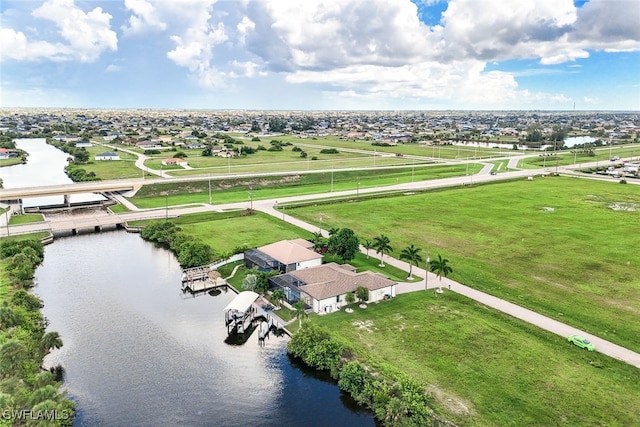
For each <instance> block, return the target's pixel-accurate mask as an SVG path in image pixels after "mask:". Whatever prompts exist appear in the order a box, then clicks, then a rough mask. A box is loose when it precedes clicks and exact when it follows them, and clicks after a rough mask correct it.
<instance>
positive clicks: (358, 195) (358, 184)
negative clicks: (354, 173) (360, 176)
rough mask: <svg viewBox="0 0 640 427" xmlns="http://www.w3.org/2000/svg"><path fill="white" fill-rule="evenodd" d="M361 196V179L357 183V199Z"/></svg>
mask: <svg viewBox="0 0 640 427" xmlns="http://www.w3.org/2000/svg"><path fill="white" fill-rule="evenodd" d="M359 197H360V181H358V182H357V184H356V201H358V198H359Z"/></svg>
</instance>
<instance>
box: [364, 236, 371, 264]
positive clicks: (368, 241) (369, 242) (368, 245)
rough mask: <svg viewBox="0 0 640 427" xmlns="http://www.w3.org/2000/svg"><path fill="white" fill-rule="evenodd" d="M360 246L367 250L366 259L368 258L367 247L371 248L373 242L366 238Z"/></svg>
mask: <svg viewBox="0 0 640 427" xmlns="http://www.w3.org/2000/svg"><path fill="white" fill-rule="evenodd" d="M362 246H364V248H365V249H366V250H367V259H369V249H373V242H372V241H371V240H369V239H367V240H365V241H364V243H363V244H362Z"/></svg>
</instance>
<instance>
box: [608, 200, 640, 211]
mask: <svg viewBox="0 0 640 427" xmlns="http://www.w3.org/2000/svg"><path fill="white" fill-rule="evenodd" d="M607 207H608V208H609V209H611V210H612V211H626V212H635V211H637V210H638V205H637V204H635V203H626V202H611V203H609V205H608V206H607Z"/></svg>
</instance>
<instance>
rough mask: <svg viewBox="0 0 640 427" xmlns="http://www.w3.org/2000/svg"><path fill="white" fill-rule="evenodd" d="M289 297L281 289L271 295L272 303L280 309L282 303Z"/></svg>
mask: <svg viewBox="0 0 640 427" xmlns="http://www.w3.org/2000/svg"><path fill="white" fill-rule="evenodd" d="M286 297H287V296H286V295H285V294H284V291H283V290H282V289H280V288H278V289H276V290H275V291H273V293H272V294H271V301H273V303H274V304H275V305H277V306H278V307H280V302H281V301H282V300H283V299H285V298H286Z"/></svg>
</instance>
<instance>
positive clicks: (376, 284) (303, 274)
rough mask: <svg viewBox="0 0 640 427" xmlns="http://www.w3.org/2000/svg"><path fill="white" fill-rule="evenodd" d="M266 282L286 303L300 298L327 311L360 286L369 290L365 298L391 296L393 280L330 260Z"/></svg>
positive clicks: (317, 311) (395, 283) (338, 304)
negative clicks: (278, 292) (281, 294)
mask: <svg viewBox="0 0 640 427" xmlns="http://www.w3.org/2000/svg"><path fill="white" fill-rule="evenodd" d="M269 285H270V288H271V289H277V288H280V289H282V290H283V292H284V294H285V296H286V298H287V301H288V302H290V303H295V302H297V301H299V300H302V301H303V302H304V303H305V305H306V306H308V307H311V308H312V309H313V311H314V312H315V313H330V312H332V311H336V310H340V308H341V307H343V306H344V305H346V304H347V302H346V296H347V294H349V293H354V292H355V291H356V289H357V288H358V287H360V286H363V287H365V288H367V289H368V290H369V299H368V300H367V302H376V301H381V300H384V299H387V298H392V297H394V296H395V294H396V285H397V282H394V281H392V280H390V279H389V278H388V277H385V276H383V275H382V274H379V273H373V272H371V271H363V272H361V273H358V272H357V271H356V268H355V267H353V266H351V265H349V264H344V265H339V264H336V263H334V262H331V263H327V264H322V265H319V266H316V267H310V268H305V269H303V270H295V271H291V272H289V273H286V274H283V275H280V276H275V277H271V278H269Z"/></svg>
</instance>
